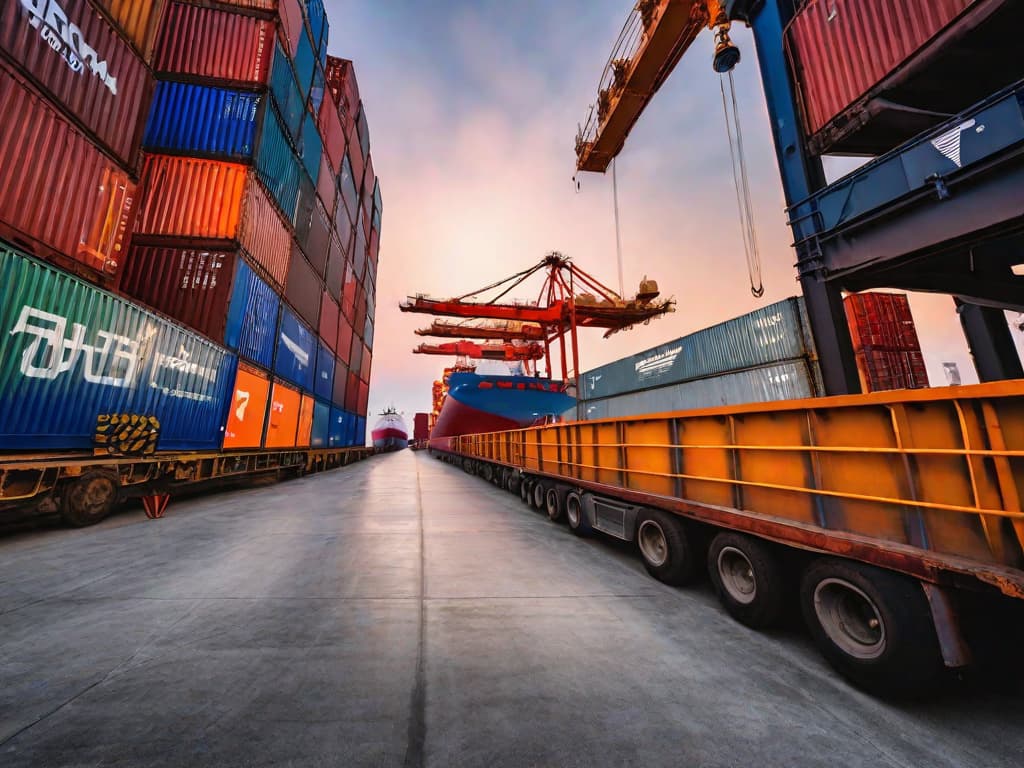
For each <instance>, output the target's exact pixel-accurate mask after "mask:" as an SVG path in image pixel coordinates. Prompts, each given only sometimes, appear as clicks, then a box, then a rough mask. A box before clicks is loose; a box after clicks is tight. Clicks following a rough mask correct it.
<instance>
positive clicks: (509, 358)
mask: <svg viewBox="0 0 1024 768" xmlns="http://www.w3.org/2000/svg"><path fill="white" fill-rule="evenodd" d="M413 353H414V354H417V355H456V356H462V357H466V358H468V359H470V360H502V361H504V362H508V363H512V362H521V361H524V360H543V359H544V347H543V346H541V345H540V344H537V343H530V344H522V345H519V344H477V343H475V342H472V341H467V340H465V339H463V340H460V341H452V342H446V343H444V344H420V345H419V346H418V347H416V348H415V349H413Z"/></svg>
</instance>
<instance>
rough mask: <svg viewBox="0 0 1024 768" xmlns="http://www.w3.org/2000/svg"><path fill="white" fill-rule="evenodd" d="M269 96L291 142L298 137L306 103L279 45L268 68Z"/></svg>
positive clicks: (289, 63) (290, 66)
mask: <svg viewBox="0 0 1024 768" xmlns="http://www.w3.org/2000/svg"><path fill="white" fill-rule="evenodd" d="M270 94H271V96H273V97H274V103H275V105H276V106H277V110H278V112H279V113H280V115H281V120H282V122H283V124H284V126H285V128H286V129H287V131H288V136H289V138H290V140H291V141H296V140H297V139H298V137H299V129H300V128H301V127H302V117H303V115H305V114H306V101H305V99H304V98H303V97H302V94H301V93H300V92H299V86H298V85H297V84H296V82H295V73H294V71H293V70H292V65H291V62H290V61H289V60H288V57H287V56H285V55H284V51H283V50H282V48H281V46H280V44H277V45H275V46H274V61H273V64H272V65H271V68H270Z"/></svg>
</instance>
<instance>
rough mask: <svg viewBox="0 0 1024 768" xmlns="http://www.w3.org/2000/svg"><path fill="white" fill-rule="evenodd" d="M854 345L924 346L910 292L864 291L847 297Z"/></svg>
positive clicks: (909, 347)
mask: <svg viewBox="0 0 1024 768" xmlns="http://www.w3.org/2000/svg"><path fill="white" fill-rule="evenodd" d="M844 307H845V309H846V317H847V321H848V324H849V326H850V336H851V338H852V340H853V346H854V349H855V350H856V349H863V348H866V347H874V348H879V349H889V350H894V351H900V350H902V351H915V350H920V349H921V344H920V342H919V340H918V337H917V329H916V327H915V326H914V318H913V315H912V314H911V312H910V302H909V300H908V299H907V296H906V294H897V293H877V292H863V293H853V294H850V295H849V296H847V297H846V298H845V300H844Z"/></svg>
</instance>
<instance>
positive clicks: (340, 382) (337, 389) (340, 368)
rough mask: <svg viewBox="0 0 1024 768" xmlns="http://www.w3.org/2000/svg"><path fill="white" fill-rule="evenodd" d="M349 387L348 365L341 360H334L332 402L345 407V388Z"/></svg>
mask: <svg viewBox="0 0 1024 768" xmlns="http://www.w3.org/2000/svg"><path fill="white" fill-rule="evenodd" d="M347 387H348V366H346V365H345V364H344V363H343V362H341V360H335V362H334V388H333V389H332V390H331V402H332V403H334V404H335V405H336V406H338V407H339V408H344V407H345V390H346V388H347Z"/></svg>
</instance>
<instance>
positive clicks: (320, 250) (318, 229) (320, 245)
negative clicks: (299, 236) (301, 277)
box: [305, 202, 331, 277]
mask: <svg viewBox="0 0 1024 768" xmlns="http://www.w3.org/2000/svg"><path fill="white" fill-rule="evenodd" d="M330 248H331V220H330V218H328V216H327V212H326V211H325V210H324V208H323V206H322V205H320V203H319V202H317V204H316V206H315V208H314V211H313V218H312V221H311V224H310V229H309V235H308V236H307V238H306V248H305V251H306V256H308V257H309V261H310V263H311V264H312V265H313V269H315V270H316V272H317V274H318V275H320V276H321V277H323V276H324V275H326V274H327V259H328V256H329V254H330Z"/></svg>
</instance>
